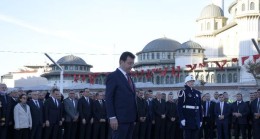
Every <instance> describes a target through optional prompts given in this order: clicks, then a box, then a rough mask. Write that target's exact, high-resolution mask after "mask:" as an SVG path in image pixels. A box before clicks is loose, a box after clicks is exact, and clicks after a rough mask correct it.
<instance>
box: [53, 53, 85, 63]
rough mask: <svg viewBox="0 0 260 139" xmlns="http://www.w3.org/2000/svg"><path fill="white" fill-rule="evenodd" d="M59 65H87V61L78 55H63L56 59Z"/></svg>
mask: <svg viewBox="0 0 260 139" xmlns="http://www.w3.org/2000/svg"><path fill="white" fill-rule="evenodd" d="M57 63H58V64H60V65H87V63H86V62H85V61H84V60H83V59H82V58H80V57H77V56H74V55H68V56H64V57H62V58H61V59H59V60H58V61H57Z"/></svg>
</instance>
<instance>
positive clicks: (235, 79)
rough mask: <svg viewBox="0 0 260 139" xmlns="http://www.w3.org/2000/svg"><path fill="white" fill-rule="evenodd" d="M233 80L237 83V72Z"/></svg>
mask: <svg viewBox="0 0 260 139" xmlns="http://www.w3.org/2000/svg"><path fill="white" fill-rule="evenodd" d="M233 82H235V83H236V82H237V74H236V73H234V74H233Z"/></svg>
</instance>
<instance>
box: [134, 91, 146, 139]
mask: <svg viewBox="0 0 260 139" xmlns="http://www.w3.org/2000/svg"><path fill="white" fill-rule="evenodd" d="M136 104H137V120H136V124H135V127H134V139H145V130H146V117H147V115H148V107H147V104H146V101H145V99H144V91H143V90H142V89H140V90H138V91H137V98H136Z"/></svg>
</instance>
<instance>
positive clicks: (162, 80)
mask: <svg viewBox="0 0 260 139" xmlns="http://www.w3.org/2000/svg"><path fill="white" fill-rule="evenodd" d="M161 84H164V76H162V77H161Z"/></svg>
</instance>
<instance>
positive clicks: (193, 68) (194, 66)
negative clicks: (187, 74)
mask: <svg viewBox="0 0 260 139" xmlns="http://www.w3.org/2000/svg"><path fill="white" fill-rule="evenodd" d="M186 67H187V68H190V71H193V70H195V69H196V67H197V64H193V65H186Z"/></svg>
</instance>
